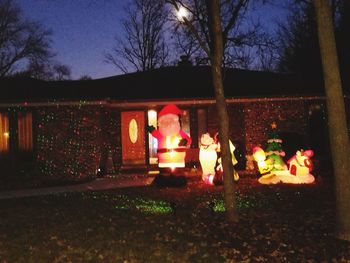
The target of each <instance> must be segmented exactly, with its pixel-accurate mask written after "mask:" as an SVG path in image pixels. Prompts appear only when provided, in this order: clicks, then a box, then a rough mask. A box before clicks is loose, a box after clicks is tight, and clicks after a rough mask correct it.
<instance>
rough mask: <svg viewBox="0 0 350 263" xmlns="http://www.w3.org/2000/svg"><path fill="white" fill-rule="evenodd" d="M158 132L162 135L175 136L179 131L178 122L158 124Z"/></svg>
mask: <svg viewBox="0 0 350 263" xmlns="http://www.w3.org/2000/svg"><path fill="white" fill-rule="evenodd" d="M159 132H160V134H161V135H163V136H176V135H178V134H179V132H180V123H171V124H169V125H161V126H159Z"/></svg>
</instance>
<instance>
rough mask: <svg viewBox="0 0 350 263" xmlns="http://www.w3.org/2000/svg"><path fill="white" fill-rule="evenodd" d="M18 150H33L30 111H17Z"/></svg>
mask: <svg viewBox="0 0 350 263" xmlns="http://www.w3.org/2000/svg"><path fill="white" fill-rule="evenodd" d="M18 150H19V151H21V152H31V151H32V150H33V118H32V113H31V112H19V113H18Z"/></svg>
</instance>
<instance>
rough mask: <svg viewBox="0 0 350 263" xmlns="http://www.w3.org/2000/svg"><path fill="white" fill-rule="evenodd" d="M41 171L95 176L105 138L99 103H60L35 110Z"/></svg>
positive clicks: (50, 174)
mask: <svg viewBox="0 0 350 263" xmlns="http://www.w3.org/2000/svg"><path fill="white" fill-rule="evenodd" d="M35 111H36V112H35V113H36V114H35V116H36V126H37V127H36V134H37V137H36V152H37V165H38V170H39V172H40V174H42V175H43V176H47V177H50V178H57V179H58V178H65V179H70V180H84V179H86V178H90V177H94V176H96V171H97V169H98V168H99V164H100V160H101V154H102V152H103V149H102V147H103V145H104V140H105V138H104V137H103V134H102V132H101V131H102V127H101V119H102V118H101V117H102V116H103V114H104V109H103V108H102V107H100V106H60V107H46V108H39V109H36V110H35Z"/></svg>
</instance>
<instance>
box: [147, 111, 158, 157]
mask: <svg viewBox="0 0 350 263" xmlns="http://www.w3.org/2000/svg"><path fill="white" fill-rule="evenodd" d="M148 125H150V126H153V127H157V112H156V111H155V110H149V111H148ZM148 145H149V163H150V164H156V163H157V161H158V158H157V147H158V141H157V139H156V138H154V137H153V136H152V135H151V134H148Z"/></svg>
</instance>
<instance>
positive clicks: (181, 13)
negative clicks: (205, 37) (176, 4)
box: [176, 6, 188, 22]
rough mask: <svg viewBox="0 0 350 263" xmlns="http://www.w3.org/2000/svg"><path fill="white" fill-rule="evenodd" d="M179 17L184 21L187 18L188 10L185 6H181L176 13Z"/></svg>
mask: <svg viewBox="0 0 350 263" xmlns="http://www.w3.org/2000/svg"><path fill="white" fill-rule="evenodd" d="M176 16H177V18H178V19H179V20H180V21H181V22H183V20H184V19H185V18H187V16H188V11H187V9H186V8H184V7H183V6H180V8H179V10H178V11H177V14H176Z"/></svg>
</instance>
